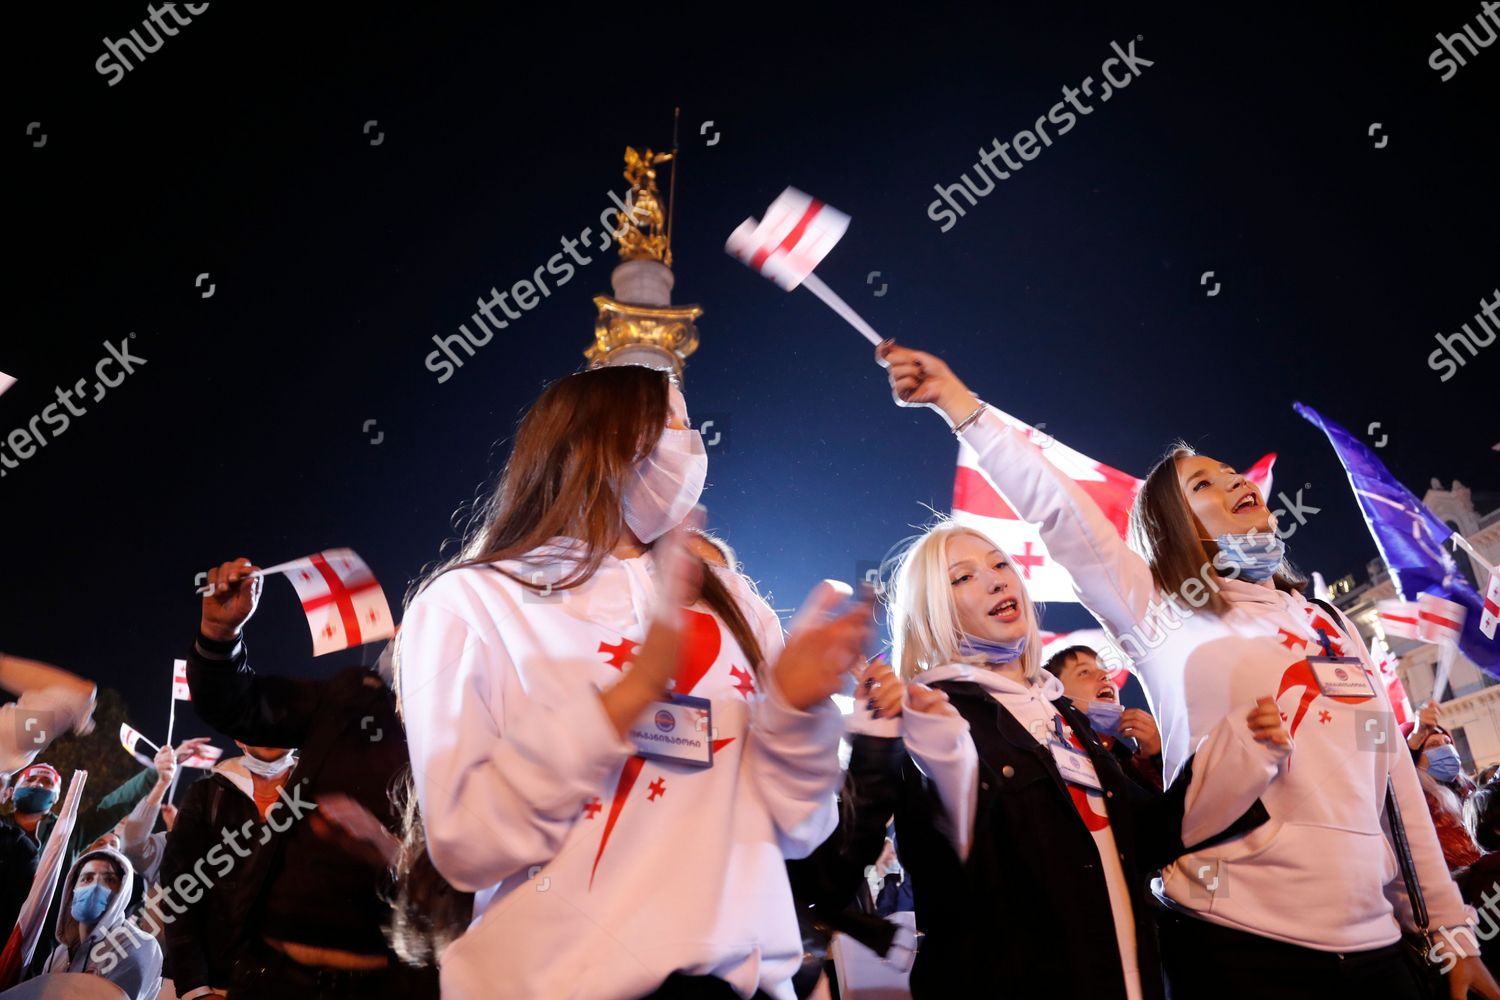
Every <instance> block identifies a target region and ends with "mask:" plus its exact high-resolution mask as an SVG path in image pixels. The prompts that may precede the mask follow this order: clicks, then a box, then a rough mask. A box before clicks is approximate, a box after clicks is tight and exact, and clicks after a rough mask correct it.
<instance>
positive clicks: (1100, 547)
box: [876, 341, 1155, 635]
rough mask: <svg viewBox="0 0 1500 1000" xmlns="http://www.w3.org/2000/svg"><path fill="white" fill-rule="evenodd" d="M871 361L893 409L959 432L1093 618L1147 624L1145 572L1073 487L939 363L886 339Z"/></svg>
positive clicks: (1112, 626) (1151, 589) (1126, 625)
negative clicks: (930, 412)
mask: <svg viewBox="0 0 1500 1000" xmlns="http://www.w3.org/2000/svg"><path fill="white" fill-rule="evenodd" d="M876 357H877V359H878V360H879V361H880V363H881V364H883V365H885V366H886V367H887V368H888V369H889V379H890V383H891V391H892V394H893V396H894V397H895V399H896V402H897V403H898V404H900V405H902V406H927V407H930V408H931V409H934V410H936V411H937V412H938V413H939V414H941V415H942V417H943V419H944V420H945V421H947V423H948V426H949V427H952V428H962V435H963V439H964V441H965V443H967V444H968V445H969V446H970V447H971V448H973V449H974V451H975V453H976V454H977V455H978V457H979V466H980V468H981V469H983V470H984V474H985V475H986V476H988V477H989V478H990V480H991V481H992V482H993V483H994V484H995V485H996V486H998V487H999V488H1000V490H1001V492H1003V493H1004V494H1005V499H1006V501H1007V502H1009V503H1010V504H1011V506H1012V507H1014V509H1015V511H1016V513H1017V514H1018V515H1019V516H1020V517H1021V519H1022V520H1024V521H1028V522H1030V523H1032V524H1036V525H1038V526H1039V528H1040V530H1041V535H1042V541H1044V542H1045V543H1046V544H1047V550H1048V551H1049V552H1050V553H1051V554H1052V558H1054V559H1056V560H1057V561H1058V562H1059V563H1060V564H1061V565H1062V566H1063V568H1064V569H1066V570H1067V571H1068V573H1069V575H1071V576H1072V578H1073V585H1074V587H1075V588H1076V589H1077V592H1078V596H1079V599H1080V600H1081V601H1082V602H1083V605H1084V606H1085V607H1086V608H1088V609H1089V610H1090V611H1091V612H1093V614H1094V615H1095V617H1097V618H1099V619H1100V620H1101V621H1102V622H1103V623H1104V624H1105V626H1106V627H1107V628H1108V629H1109V630H1110V631H1111V632H1114V633H1115V634H1116V635H1119V634H1123V633H1125V632H1128V631H1129V630H1130V629H1131V628H1132V627H1133V626H1135V625H1136V624H1137V623H1138V622H1141V621H1144V620H1146V617H1147V615H1148V614H1149V613H1150V608H1151V603H1152V600H1153V598H1154V596H1155V586H1154V585H1153V582H1152V579H1151V570H1150V567H1149V566H1147V565H1146V562H1145V560H1143V559H1142V558H1141V557H1140V556H1139V555H1137V554H1136V553H1135V552H1134V551H1132V550H1131V549H1130V547H1129V546H1128V545H1126V544H1125V540H1124V539H1123V538H1121V537H1120V533H1119V531H1118V530H1117V529H1116V528H1115V525H1114V524H1113V522H1111V521H1110V520H1109V518H1107V517H1105V516H1104V512H1103V511H1101V510H1100V509H1099V506H1098V505H1097V504H1096V503H1094V501H1093V500H1092V499H1091V498H1090V497H1089V495H1088V494H1087V493H1085V492H1084V491H1083V489H1082V488H1081V487H1080V486H1079V485H1078V484H1077V483H1076V482H1074V481H1073V480H1072V479H1071V478H1069V477H1068V476H1067V475H1066V474H1064V472H1063V471H1062V470H1061V469H1059V468H1058V467H1057V466H1056V465H1054V464H1053V463H1052V462H1050V461H1049V460H1048V459H1047V458H1045V457H1044V456H1043V455H1042V452H1041V449H1040V448H1038V447H1037V446H1036V445H1034V444H1032V443H1031V442H1030V441H1028V440H1027V439H1026V436H1025V435H1024V434H1022V433H1021V432H1020V431H1018V430H1016V429H1015V428H1013V427H1011V426H1009V425H1008V424H1006V422H1005V421H1004V420H1002V419H1001V418H1000V417H999V416H998V415H997V414H996V413H994V412H993V411H991V410H989V409H988V408H986V407H985V406H984V404H983V403H981V401H980V400H979V398H978V397H977V396H975V395H974V394H973V393H972V392H970V391H969V389H968V387H967V386H965V385H964V383H963V382H962V381H960V380H959V378H958V376H956V375H954V374H953V372H952V371H951V370H950V369H949V368H948V366H947V365H946V364H945V363H944V362H943V361H942V359H940V358H938V357H936V356H935V355H932V354H928V353H926V352H924V351H914V350H911V349H909V348H905V347H899V346H897V345H896V344H894V343H891V342H889V341H888V342H886V343H884V344H882V345H881V346H880V347H879V348H878V349H877V352H876Z"/></svg>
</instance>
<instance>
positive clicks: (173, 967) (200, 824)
mask: <svg viewBox="0 0 1500 1000" xmlns="http://www.w3.org/2000/svg"><path fill="white" fill-rule="evenodd" d="M239 747H240V750H241V751H243V756H241V757H231V758H229V759H227V760H224V761H221V762H220V763H219V764H218V765H217V766H216V767H215V768H214V769H213V771H212V773H210V774H209V776H208V777H206V778H204V779H203V780H202V781H198V782H196V783H194V784H193V785H192V786H191V787H189V788H188V790H187V796H186V798H184V800H183V803H182V808H181V810H180V811H179V812H178V815H177V823H176V824H175V825H174V827H173V829H172V835H171V836H170V837H168V838H167V849H166V857H165V858H164V859H163V861H162V867H161V882H162V885H163V886H171V885H174V884H175V883H176V881H177V879H178V878H180V877H181V876H183V875H184V874H187V873H192V874H193V875H194V877H196V875H197V873H196V872H193V868H194V866H195V865H199V864H201V861H202V859H204V858H208V859H210V861H211V862H214V858H215V854H214V851H215V848H217V849H218V854H217V857H218V859H219V860H218V861H217V862H214V864H215V866H214V867H213V868H212V869H211V875H210V876H209V879H206V880H204V881H205V883H206V884H204V885H202V891H203V896H202V898H201V899H199V900H198V901H197V902H196V903H193V904H192V905H191V906H189V907H187V908H186V912H185V913H183V914H182V915H181V916H177V917H175V918H174V919H172V920H169V921H166V928H165V936H166V951H167V971H168V974H169V975H170V976H171V977H172V983H173V985H174V986H175V987H176V989H177V995H178V997H180V998H181V1000H197V998H199V997H215V996H217V997H222V996H226V995H227V994H228V990H229V982H230V977H231V976H232V974H233V972H234V959H235V946H236V944H237V941H236V935H234V934H232V933H230V932H229V930H228V928H231V927H233V926H234V923H233V921H234V916H235V903H236V900H238V899H240V898H242V896H243V895H244V893H245V892H246V890H245V889H244V888H243V886H242V884H241V879H240V873H241V872H242V871H243V870H244V867H245V865H244V859H245V858H249V857H251V856H252V855H253V853H254V852H255V851H258V850H260V849H261V845H259V844H258V843H257V840H258V837H257V836H256V835H255V834H254V830H255V829H256V828H257V827H259V826H260V825H261V824H262V823H264V822H265V820H266V818H267V812H268V810H269V809H270V808H271V806H272V805H274V804H275V803H276V802H278V801H279V800H280V798H281V792H282V789H283V788H285V787H286V781H287V778H288V777H289V776H290V775H291V773H292V770H293V769H294V768H295V767H296V764H297V759H296V753H295V751H292V750H288V749H285V748H283V747H256V746H246V745H245V744H243V743H240V744H239ZM247 831H248V832H249V834H250V835H249V836H245V833H246V832H247ZM225 841H230V842H229V843H225ZM231 858H232V859H234V860H233V863H232V864H230V863H229V859H231ZM226 868H227V870H226Z"/></svg>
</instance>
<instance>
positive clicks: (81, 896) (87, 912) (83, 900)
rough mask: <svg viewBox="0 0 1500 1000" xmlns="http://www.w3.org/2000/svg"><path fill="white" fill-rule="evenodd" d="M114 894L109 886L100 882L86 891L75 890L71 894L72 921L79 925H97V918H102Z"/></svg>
mask: <svg viewBox="0 0 1500 1000" xmlns="http://www.w3.org/2000/svg"><path fill="white" fill-rule="evenodd" d="M113 896H114V893H113V892H111V891H110V888H109V886H107V885H104V884H103V883H102V882H95V883H94V884H93V885H91V886H89V887H88V888H86V889H77V890H74V892H73V906H72V910H71V912H72V914H73V919H74V920H76V921H78V922H79V923H80V924H97V923H98V922H99V918H100V917H102V916H104V911H105V910H106V909H108V908H109V901H110V898H111V897H113Z"/></svg>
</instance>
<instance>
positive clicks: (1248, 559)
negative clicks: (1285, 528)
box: [1214, 531, 1286, 583]
mask: <svg viewBox="0 0 1500 1000" xmlns="http://www.w3.org/2000/svg"><path fill="white" fill-rule="evenodd" d="M1214 543H1215V544H1216V545H1218V546H1219V554H1218V555H1217V556H1215V557H1214V567H1215V568H1216V569H1219V570H1221V571H1225V572H1227V571H1228V570H1229V569H1230V568H1231V567H1233V568H1235V569H1238V570H1239V573H1238V574H1237V575H1238V576H1242V577H1244V578H1245V579H1246V580H1249V581H1250V582H1251V583H1264V582H1265V581H1267V580H1269V579H1271V577H1272V576H1274V575H1275V574H1276V570H1277V569H1278V568H1280V566H1281V560H1282V557H1284V556H1285V555H1286V542H1284V541H1282V540H1281V539H1280V538H1279V537H1278V536H1277V534H1276V532H1274V531H1252V532H1250V533H1249V534H1246V535H1220V536H1219V537H1218V538H1216V539H1214Z"/></svg>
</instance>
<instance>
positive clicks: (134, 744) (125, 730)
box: [120, 722, 161, 767]
mask: <svg viewBox="0 0 1500 1000" xmlns="http://www.w3.org/2000/svg"><path fill="white" fill-rule="evenodd" d="M142 743H144V744H145V745H146V746H148V747H150V748H151V750H152V752H153V753H154V752H155V751H157V750H160V749H161V747H159V746H157V745H156V744H155V743H152V742H151V741H150V740H148V739H146V737H145V736H143V735H141V731H140V730H139V729H136V728H134V727H133V726H129V725H127V724H125V723H123V722H122V723H120V746H122V747H124V748H125V752H126V753H128V754H130V756H132V757H134V758H135V759H136V760H138V761H140V762H141V763H142V764H145V765H146V766H147V767H155V766H156V762H155V761H154V760H152V758H151V754H147V753H142V752H141V749H140V747H141V744H142Z"/></svg>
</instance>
